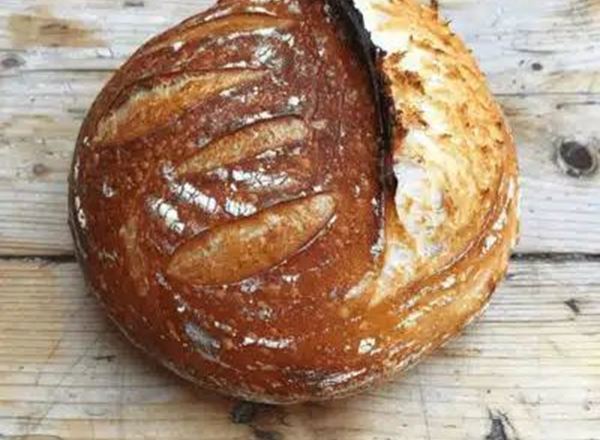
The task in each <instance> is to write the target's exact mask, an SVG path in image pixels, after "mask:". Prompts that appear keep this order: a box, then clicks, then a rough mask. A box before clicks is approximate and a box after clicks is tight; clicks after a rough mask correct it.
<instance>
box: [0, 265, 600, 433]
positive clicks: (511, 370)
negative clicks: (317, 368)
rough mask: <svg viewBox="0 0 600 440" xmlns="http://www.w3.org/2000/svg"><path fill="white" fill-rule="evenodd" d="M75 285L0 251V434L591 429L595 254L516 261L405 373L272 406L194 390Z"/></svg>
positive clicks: (65, 269) (599, 301)
mask: <svg viewBox="0 0 600 440" xmlns="http://www.w3.org/2000/svg"><path fill="white" fill-rule="evenodd" d="M83 290H84V288H83V283H82V280H81V277H80V274H79V270H78V268H77V267H76V265H75V264H73V263H60V264H50V263H47V262H43V261H31V262H26V261H0V434H2V435H4V436H9V437H8V438H13V439H16V438H19V439H22V438H23V437H10V436H23V435H29V434H36V435H46V436H57V437H58V438H60V439H63V440H74V439H91V438H97V439H106V440H109V439H111V440H112V439H114V440H122V439H126V438H127V439H131V438H160V439H198V438H202V439H223V440H225V439H234V438H239V439H245V438H248V439H250V438H259V439H263V438H267V439H319V440H325V439H331V440H333V439H348V440H351V439H367V438H368V439H385V438H389V439H410V440H420V439H435V440H437V439H444V440H452V439H482V440H483V439H489V438H490V437H486V435H489V434H490V432H492V429H493V426H496V427H498V426H500V425H501V426H502V429H504V432H505V433H506V438H507V439H516V438H519V439H522V440H534V439H539V440H589V439H593V438H597V435H598V433H599V431H598V428H599V427H600V319H599V318H600V262H598V261H591V262H585V261H581V262H562V263H560V262H553V263H547V262H540V261H516V262H513V264H512V266H511V269H510V273H509V276H508V280H507V282H506V283H505V284H504V285H503V286H502V287H501V288H500V289H499V291H498V292H497V294H496V295H495V297H494V300H493V301H492V305H491V306H490V308H489V309H488V311H487V313H486V314H485V315H484V317H483V318H482V319H481V321H480V322H478V323H476V324H474V325H472V326H471V327H469V329H468V330H467V331H466V333H465V334H464V335H463V336H462V337H460V338H459V339H458V340H455V341H454V342H452V343H450V344H449V345H447V346H446V347H445V348H444V349H442V350H441V351H439V352H438V354H437V355H435V356H433V357H431V358H429V359H426V360H425V361H424V362H423V363H422V364H420V365H419V366H418V367H417V368H415V369H413V370H412V371H410V372H409V373H408V374H406V375H404V376H400V377H398V378H397V380H395V381H394V382H393V383H390V384H387V385H384V386H382V387H378V388H374V389H372V390H371V391H370V392H367V393H365V394H363V395H361V396H358V397H355V398H351V399H346V400H343V401H338V402H333V403H325V404H307V405H301V406H295V407H287V408H279V409H277V408H272V407H267V406H260V405H250V404H246V406H245V407H244V406H243V404H239V403H238V404H236V403H235V402H233V401H230V400H228V399H225V398H222V397H218V396H216V395H214V394H210V393H208V392H205V391H201V390H193V389H192V388H191V387H190V386H188V385H187V384H185V383H183V382H181V381H179V380H178V379H177V378H175V377H174V376H173V375H171V374H170V373H167V372H165V371H163V370H162V369H160V368H158V367H155V366H154V364H153V363H152V362H151V361H149V360H147V359H146V358H145V357H144V356H142V355H141V354H138V353H137V352H136V351H135V350H133V349H132V348H131V347H130V345H129V344H128V343H127V342H126V341H124V340H123V338H122V337H121V336H120V335H119V334H118V332H117V331H116V330H115V329H114V328H113V326H112V325H110V324H109V323H108V322H107V321H106V319H105V318H104V317H103V313H102V311H101V310H100V308H99V306H98V305H97V303H96V300H95V298H93V297H91V296H89V295H84V294H83V293H82V292H83ZM240 405H242V406H240ZM248 405H249V407H248ZM233 419H235V421H237V422H240V423H234V422H233ZM241 422H243V423H241ZM497 429H498V428H497ZM257 432H258V434H257ZM261 432H262V433H264V435H263V434H261ZM266 433H270V434H266ZM261 435H263V437H261ZM269 435H270V437H269ZM253 436H254V437H253ZM0 438H5V437H2V436H0ZM24 438H31V439H36V440H40V439H38V438H37V437H24ZM491 438H492V439H493V440H496V438H497V439H503V437H491Z"/></svg>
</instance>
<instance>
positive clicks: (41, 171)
mask: <svg viewBox="0 0 600 440" xmlns="http://www.w3.org/2000/svg"><path fill="white" fill-rule="evenodd" d="M32 171H33V175H34V176H36V177H44V176H46V175H47V174H49V173H50V168H48V167H47V166H46V165H44V164H43V163H36V164H35V165H34V166H33V169H32Z"/></svg>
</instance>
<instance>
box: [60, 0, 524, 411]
mask: <svg viewBox="0 0 600 440" xmlns="http://www.w3.org/2000/svg"><path fill="white" fill-rule="evenodd" d="M340 1H341V0H340ZM344 1H345V0H344ZM349 4H350V3H349ZM335 6H336V5H335V4H334V5H333V6H332V2H330V1H309V0H279V1H264V0H261V1H258V0H241V1H233V0H230V1H221V2H219V3H218V4H217V5H216V6H214V7H213V8H211V9H209V10H207V11H205V12H202V13H200V14H199V15H196V16H194V17H192V18H190V19H188V20H186V21H184V22H183V23H181V24H179V25H178V26H176V27H174V28H172V29H170V30H168V31H166V32H165V33H164V34H162V35H160V36H158V37H156V38H154V39H152V40H150V41H149V42H148V43H147V44H145V45H144V46H143V47H142V48H140V49H139V50H138V51H137V52H136V53H135V54H134V55H133V56H132V57H131V59H130V60H129V61H127V63H126V64H125V65H124V66H123V67H122V68H121V69H119V71H118V72H117V73H116V74H115V76H114V77H113V78H112V79H111V80H110V81H109V83H108V84H107V85H106V87H105V88H104V90H103V91H102V92H101V93H100V95H99V96H98V98H97V99H96V101H95V103H94V104H93V106H92V108H91V110H90V112H89V114H88V116H87V118H86V120H85V122H84V124H83V126H82V128H81V133H80V136H79V139H78V142H77V146H76V151H75V155H74V161H73V167H72V173H71V177H70V194H69V206H70V224H71V229H72V231H73V236H74V239H75V244H76V250H77V255H78V258H79V261H80V263H81V266H82V268H83V271H84V274H85V278H86V280H87V283H88V285H89V288H90V290H91V291H92V292H93V293H94V294H95V295H96V296H98V298H99V299H100V302H101V303H102V305H103V306H104V308H105V309H106V312H107V314H108V315H109V316H110V317H111V319H112V320H113V321H114V322H115V323H116V324H117V325H118V326H119V328H120V329H121V330H122V331H123V333H124V334H125V335H126V336H127V337H128V338H129V339H130V340H131V341H132V342H133V344H135V345H136V346H138V347H140V348H141V349H143V350H144V351H145V352H146V353H148V354H149V355H150V356H152V357H153V358H155V359H156V360H158V361H159V362H161V363H162V364H163V365H165V366H166V367H167V368H169V369H171V370H172V371H174V372H175V373H177V374H178V375H180V376H182V377H184V378H186V379H189V380H190V381H191V382H193V383H195V384H198V385H201V386H203V387H206V388H209V389H212V390H215V391H218V392H220V393H224V394H228V395H232V396H236V397H239V398H243V399H248V400H254V401H261V402H269V403H295V402H301V401H307V400H323V399H330V398H336V397H342V396H346V395H348V394H352V393H356V392H358V391H360V390H361V389H363V388H365V387H367V386H369V385H372V384H374V383H378V382H381V381H382V380H384V379H386V378H388V377H389V376H391V375H392V374H394V373H397V372H399V371H401V370H404V369H406V368H407V367H409V366H411V365H413V364H414V363H415V362H416V361H418V360H419V359H421V358H422V357H423V356H424V355H425V354H427V353H429V352H431V351H433V350H434V349H436V348H437V347H439V346H440V345H442V344H443V343H444V342H446V341H447V340H448V339H449V338H451V337H452V336H454V335H456V334H457V333H458V332H460V331H461V330H462V329H463V328H464V327H465V326H466V325H467V324H468V323H469V322H470V321H471V320H472V319H473V318H475V317H476V316H477V315H478V314H479V313H481V311H482V310H483V308H484V306H485V305H486V304H487V303H488V301H489V299H490V296H491V294H492V292H493V291H494V289H495V286H496V284H497V283H498V282H499V281H500V280H501V278H502V277H503V276H504V274H505V272H506V267H507V263H508V259H509V255H510V251H511V249H512V247H513V246H514V244H515V241H516V237H517V234H518V219H517V208H518V206H517V205H518V183H517V162H516V154H515V147H514V142H513V139H512V137H511V134H510V132H509V129H508V127H507V124H506V122H505V120H504V117H503V115H502V112H501V110H500V108H499V107H498V105H497V104H496V102H495V101H494V99H493V97H492V96H491V93H490V91H489V89H488V87H487V85H486V83H485V79H484V77H483V75H482V74H481V72H480V70H479V68H478V66H477V64H476V62H475V60H474V59H473V57H472V55H471V54H470V52H469V51H468V49H466V48H465V46H464V45H463V44H462V43H461V41H460V40H459V39H458V38H457V37H456V36H455V35H454V34H452V32H451V31H450V29H449V28H448V26H447V25H446V24H444V23H442V22H441V21H440V19H439V18H438V16H437V13H436V12H435V11H434V10H432V9H430V8H428V7H425V6H422V5H419V4H417V3H415V2H414V1H412V0H394V1H385V0H356V1H355V2H354V4H353V6H352V7H353V8H356V11H358V13H360V17H361V20H362V21H363V23H361V25H363V26H364V29H363V30H366V31H367V33H368V34H370V37H371V40H372V43H373V44H374V46H375V47H377V48H378V50H377V55H376V58H374V59H373V60H372V61H373V65H376V66H377V69H378V75H379V76H378V80H379V83H380V84H381V85H383V88H382V89H381V90H378V89H377V87H374V84H377V81H375V82H374V81H373V78H372V77H371V76H372V72H371V71H370V70H371V69H370V68H368V67H369V66H365V59H364V53H363V54H362V55H361V54H360V53H359V52H360V50H359V49H358V48H357V44H356V39H357V38H360V34H358V35H359V37H356V35H354V34H353V33H352V26H354V25H355V23H354V22H352V23H350V24H349V23H348V22H347V20H346V19H345V17H344V16H343V13H340V12H339V11H337V8H336V7H335ZM379 94H385V99H384V100H383V101H382V99H380V98H382V95H379ZM383 102H384V104H385V105H391V107H390V108H386V109H383V110H385V112H386V113H385V116H386V117H387V118H390V119H391V121H388V122H393V124H390V127H393V130H392V133H391V137H390V138H389V139H387V138H386V139H382V136H383V135H382V133H383V134H385V133H387V132H386V130H383V129H382V126H381V125H382V120H381V116H382V108H381V106H382V105H384V104H382V103H383Z"/></svg>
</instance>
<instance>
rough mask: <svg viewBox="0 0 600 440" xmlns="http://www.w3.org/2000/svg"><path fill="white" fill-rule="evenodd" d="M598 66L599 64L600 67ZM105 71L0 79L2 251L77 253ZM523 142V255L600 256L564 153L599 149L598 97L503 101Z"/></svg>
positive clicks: (594, 190) (598, 181)
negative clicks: (81, 176)
mask: <svg viewBox="0 0 600 440" xmlns="http://www.w3.org/2000/svg"><path fill="white" fill-rule="evenodd" d="M599 64H600V63H599ZM107 77H108V74H107V73H105V72H62V73H56V72H50V73H48V72H32V73H29V74H27V75H25V76H22V77H11V78H3V79H2V81H1V83H0V212H2V216H1V217H0V254H4V255H16V254H20V255H46V254H69V253H71V251H72V250H71V241H70V236H69V233H68V230H67V225H66V179H67V173H68V168H69V165H70V161H71V154H72V150H73V145H74V142H75V137H76V136H77V132H78V130H79V125H80V123H81V120H82V118H83V116H84V115H85V112H86V109H87V108H88V106H89V105H90V103H91V101H92V100H93V99H94V96H95V94H96V93H97V92H98V91H99V89H100V88H101V86H102V84H103V82H104V81H105V80H106V79H107ZM499 99H500V102H501V103H502V105H503V106H504V108H505V111H506V113H507V115H508V117H509V119H510V122H511V125H512V127H513V129H514V132H515V135H516V139H517V143H518V146H519V159H520V164H521V171H522V186H523V202H522V206H523V212H522V218H523V230H522V240H521V243H520V246H519V251H521V252H589V253H598V252H600V197H599V194H600V175H598V174H596V175H595V176H593V177H588V178H581V179H577V178H573V177H570V176H568V175H567V174H565V173H564V172H563V170H561V168H559V166H558V165H557V162H556V153H557V148H558V147H559V146H560V144H561V143H562V142H563V141H565V140H577V141H578V142H579V143H580V144H581V145H585V146H588V147H589V149H590V151H591V152H592V154H595V155H598V154H599V150H600V94H597V95H585V96H582V95H578V94H551V95H519V94H517V95H502V96H500V97H499Z"/></svg>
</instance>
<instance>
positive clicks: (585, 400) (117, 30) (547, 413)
mask: <svg viewBox="0 0 600 440" xmlns="http://www.w3.org/2000/svg"><path fill="white" fill-rule="evenodd" d="M207 3H208V0H169V1H166V0H0V439H3V440H4V439H11V440H75V439H81V440H83V439H106V440H128V439H167V440H170V439H190V440H191V439H258V440H289V439H319V440H334V439H340V440H347V439H348V440H358V439H361V440H362V439H372V440H375V439H377V440H384V439H402V440H420V439H427V440H452V439H478V440H516V439H520V440H538V439H539V440H598V439H600V173H598V163H597V162H598V159H599V157H600V0H441V1H440V8H441V10H442V13H443V14H444V15H445V16H446V17H447V18H449V19H451V20H452V21H453V23H454V28H455V29H456V30H457V31H458V32H459V33H461V34H462V35H463V37H464V38H465V39H466V40H467V41H468V43H469V44H470V45H471V47H472V48H473V49H474V51H475V53H476V55H477V56H478V57H479V59H480V60H481V64H482V67H483V69H484V71H485V72H486V73H487V74H488V77H489V80H490V83H491V87H492V89H493V91H494V92H495V93H496V95H497V96H498V99H499V100H500V102H501V103H502V105H503V107H504V109H505V111H506V113H507V115H508V117H509V119H510V122H511V124H512V127H513V129H514V131H515V135H516V139H517V142H518V147H519V155H520V163H521V168H522V188H523V203H522V206H523V215H522V217H523V225H522V227H523V228H522V239H521V243H520V245H519V248H518V254H516V255H515V256H514V258H513V262H512V266H511V269H510V273H509V276H508V280H507V282H506V283H504V284H503V286H502V287H501V288H500V289H499V291H498V293H497V295H496V296H495V299H494V301H493V303H492V305H491V307H490V309H489V310H488V312H487V313H486V315H485V316H484V317H483V318H482V320H481V321H480V322H479V323H477V324H476V325H474V326H472V327H471V328H470V329H469V330H468V331H467V332H466V334H465V335H464V336H463V337H462V338H460V339H459V340H457V341H455V342H453V343H451V344H449V345H448V346H447V347H446V348H444V349H443V350H441V352H439V353H438V354H437V355H435V356H434V357H432V358H430V359H428V360H426V361H425V362H423V363H422V364H421V365H420V366H419V367H417V368H415V369H414V370H412V371H411V372H409V373H408V374H406V375H405V376H403V377H398V378H397V380H396V381H395V382H393V383H390V384H388V385H387V386H384V387H381V388H377V389H374V390H372V391H370V392H368V393H366V394H364V395H362V396H359V397H356V398H352V399H347V400H344V401H339V402H334V403H327V404H307V405H303V406H297V407H284V408H274V407H268V406H262V405H253V404H248V403H243V402H234V401H231V400H228V399H225V398H222V397H219V396H216V395H213V394H210V393H207V392H204V391H202V390H194V389H191V388H190V387H189V386H187V385H186V384H184V383H182V382H181V381H179V380H178V379H177V378H175V377H173V376H172V375H170V374H168V373H166V372H164V371H162V370H161V369H159V368H157V367H155V366H154V365H152V364H151V363H150V362H148V361H147V360H146V359H145V358H144V357H142V356H141V355H139V354H138V353H137V352H135V351H133V350H132V349H131V347H130V346H129V345H128V344H127V343H125V342H124V341H123V339H122V338H121V337H120V336H119V334H117V332H116V331H115V329H114V328H113V327H112V326H111V325H109V324H108V323H107V321H106V320H105V319H104V317H103V316H102V313H101V312H100V311H99V309H98V307H97V306H96V303H95V301H94V299H93V298H91V297H89V296H87V295H86V294H85V292H84V290H83V286H82V281H81V277H80V275H79V271H78V269H77V266H76V264H75V263H74V259H73V250H72V244H71V239H70V236H69V234H68V230H67V224H66V176H67V171H68V167H69V162H70V157H71V154H72V150H73V145H74V141H75V137H76V135H77V132H78V128H79V125H80V123H81V121H82V118H83V117H84V115H85V113H86V111H87V108H88V106H89V105H90V103H91V101H92V99H93V98H94V96H95V95H96V94H97V93H98V91H99V90H100V88H101V86H102V84H103V83H104V82H105V81H106V80H107V78H108V77H109V76H110V75H111V72H112V71H114V70H115V69H116V68H117V67H118V66H119V65H120V64H121V63H122V62H123V61H124V60H125V59H126V58H127V56H128V55H129V54H130V53H131V52H132V51H133V50H134V49H135V48H136V47H137V46H138V45H139V44H141V43H142V42H143V41H145V40H146V39H148V38H149V37H150V36H151V35H153V34H155V33H157V32H159V31H161V30H164V29H166V28H167V27H169V26H170V25H172V24H174V23H176V22H177V21H179V20H181V19H183V18H184V17H186V16H189V15H191V14H193V13H194V12H195V11H197V10H199V9H200V8H201V7H203V6H205V5H206V4H207Z"/></svg>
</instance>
